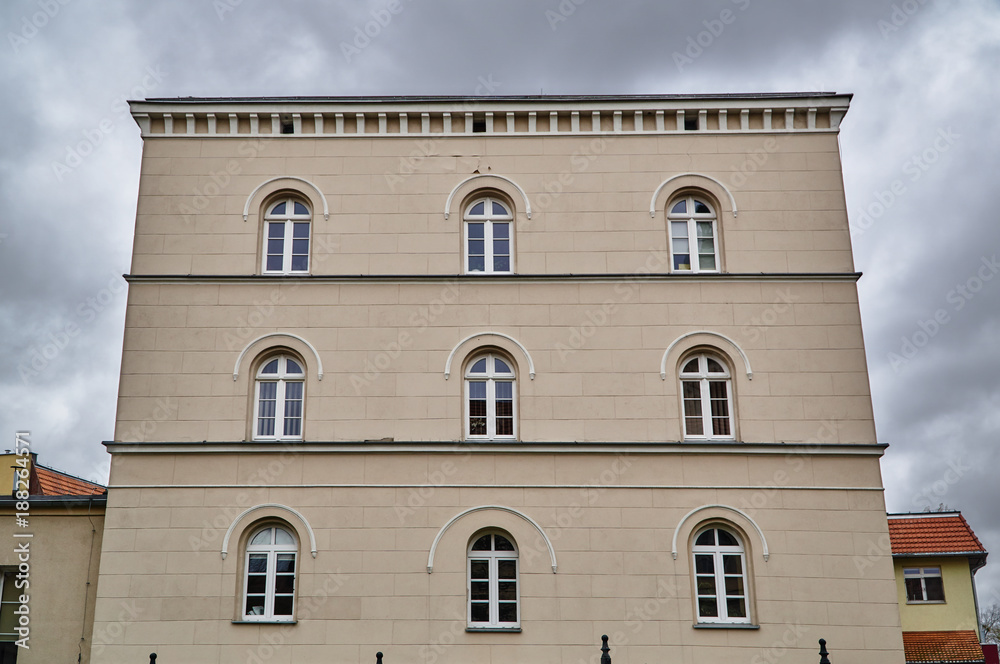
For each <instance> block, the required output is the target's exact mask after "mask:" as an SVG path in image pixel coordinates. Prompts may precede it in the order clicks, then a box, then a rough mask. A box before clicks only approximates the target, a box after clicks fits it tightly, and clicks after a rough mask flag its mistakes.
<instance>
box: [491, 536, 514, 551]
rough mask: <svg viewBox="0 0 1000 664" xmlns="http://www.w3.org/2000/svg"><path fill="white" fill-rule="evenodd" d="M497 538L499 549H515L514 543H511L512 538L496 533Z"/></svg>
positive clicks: (497, 547)
mask: <svg viewBox="0 0 1000 664" xmlns="http://www.w3.org/2000/svg"><path fill="white" fill-rule="evenodd" d="M494 537H495V538H496V550H497V551H513V550H514V545H513V544H511V543H510V540H509V539H507V538H506V537H504V536H503V535H495V536H494Z"/></svg>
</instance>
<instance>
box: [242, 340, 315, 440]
mask: <svg viewBox="0 0 1000 664" xmlns="http://www.w3.org/2000/svg"><path fill="white" fill-rule="evenodd" d="M304 388H305V372H304V371H303V370H302V365H301V364H299V362H298V360H295V359H293V358H291V357H289V356H288V355H278V356H277V357H272V358H271V359H269V360H267V361H265V362H264V363H263V365H262V366H261V368H260V370H259V371H258V372H257V394H256V404H257V418H256V419H257V422H256V424H255V426H254V439H255V440H298V439H301V438H302V404H303V397H304Z"/></svg>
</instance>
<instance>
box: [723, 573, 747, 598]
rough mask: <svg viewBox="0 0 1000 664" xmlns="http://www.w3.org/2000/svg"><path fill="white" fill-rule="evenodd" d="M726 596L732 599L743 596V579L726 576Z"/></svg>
mask: <svg viewBox="0 0 1000 664" xmlns="http://www.w3.org/2000/svg"><path fill="white" fill-rule="evenodd" d="M726 594H727V595H729V596H730V597H732V596H733V595H740V596H741V597H742V596H743V577H742V576H727V577H726Z"/></svg>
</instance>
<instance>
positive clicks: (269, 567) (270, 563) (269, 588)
mask: <svg viewBox="0 0 1000 664" xmlns="http://www.w3.org/2000/svg"><path fill="white" fill-rule="evenodd" d="M264 533H267V537H266V539H267V540H268V541H267V543H258V544H252V543H251V542H253V540H255V539H258V538H259V537H260V536H261V535H262V534H264ZM279 539H283V540H285V541H284V542H282V543H279V542H278V541H277V540H279ZM247 542H248V543H247V548H246V555H245V557H244V560H243V564H244V566H245V567H244V571H243V604H242V609H241V611H242V613H243V620H247V621H267V622H285V621H288V622H290V621H293V620H294V619H295V586H296V583H295V579H296V577H297V575H298V569H297V566H298V544H297V540H296V539H295V537H294V535H292V534H291V533H290V532H289V531H288V530H286V529H284V528H281V527H278V526H268V527H266V528H262V529H260V530H257V531H256V532H254V533H253V535H252V536H251V537H250V539H249V540H247ZM252 558H258V559H259V558H263V559H264V560H265V569H264V572H263V573H259V572H253V573H252V572H251V563H250V561H251V559H252ZM289 560H290V561H291V568H292V569H291V571H290V572H289V571H280V570H278V563H279V561H280V562H282V564H283V566H286V567H287V566H288V561H289ZM251 576H264V577H265V587H264V593H263V599H264V603H263V607H262V610H261V611H260V612H256V611H254V610H251V609H250V603H251V597H260V595H261V593H259V592H255V593H251V592H250V577H251ZM281 577H291V586H292V587H291V589H288V588H281V589H279V588H278V586H279V584H278V580H279V578H281ZM281 585H285V584H281ZM276 598H287V601H283V602H282V606H281V607H280V608H279V609H278V610H279V612H278V613H275V606H276V605H275V599H276Z"/></svg>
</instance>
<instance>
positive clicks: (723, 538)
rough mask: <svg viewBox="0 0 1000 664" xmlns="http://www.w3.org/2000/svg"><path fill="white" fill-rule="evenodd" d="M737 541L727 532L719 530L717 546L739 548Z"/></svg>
mask: <svg viewBox="0 0 1000 664" xmlns="http://www.w3.org/2000/svg"><path fill="white" fill-rule="evenodd" d="M739 545H740V543H739V541H738V540H737V539H736V538H735V537H733V535H732V533H730V532H729V531H728V530H721V529H720V530H719V546H739ZM727 557H729V556H727Z"/></svg>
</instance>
